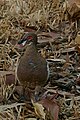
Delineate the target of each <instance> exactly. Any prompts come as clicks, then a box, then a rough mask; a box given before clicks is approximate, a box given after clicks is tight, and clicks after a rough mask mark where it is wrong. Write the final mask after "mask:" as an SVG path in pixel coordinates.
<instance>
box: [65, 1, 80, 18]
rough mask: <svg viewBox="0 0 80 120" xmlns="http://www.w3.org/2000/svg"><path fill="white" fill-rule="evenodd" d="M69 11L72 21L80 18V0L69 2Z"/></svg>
mask: <svg viewBox="0 0 80 120" xmlns="http://www.w3.org/2000/svg"><path fill="white" fill-rule="evenodd" d="M67 10H68V13H69V14H70V16H71V18H72V19H78V18H80V0H68V4H67Z"/></svg>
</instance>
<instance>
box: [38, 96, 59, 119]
mask: <svg viewBox="0 0 80 120" xmlns="http://www.w3.org/2000/svg"><path fill="white" fill-rule="evenodd" d="M39 103H41V104H42V105H43V106H44V107H45V108H46V110H47V111H48V112H49V113H50V116H51V119H54V120H58V114H59V106H58V104H57V102H56V99H55V96H50V97H48V98H44V99H42V100H41V101H39Z"/></svg>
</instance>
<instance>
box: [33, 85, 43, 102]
mask: <svg viewBox="0 0 80 120" xmlns="http://www.w3.org/2000/svg"><path fill="white" fill-rule="evenodd" d="M43 90H44V88H43V87H41V86H36V88H35V100H36V101H39V99H40V96H41V95H42V92H43Z"/></svg>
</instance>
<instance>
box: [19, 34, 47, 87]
mask: <svg viewBox="0 0 80 120" xmlns="http://www.w3.org/2000/svg"><path fill="white" fill-rule="evenodd" d="M18 45H20V46H22V48H25V49H26V50H25V52H24V54H23V56H21V58H20V60H19V64H18V67H17V77H18V79H19V80H20V82H21V83H22V84H23V86H24V87H25V86H27V87H28V88H31V89H33V88H35V87H36V86H44V85H45V83H46V81H47V79H48V69H47V62H46V60H45V59H44V58H43V57H42V56H41V55H40V54H39V53H38V50H37V35H36V34H34V33H26V34H25V35H24V36H23V37H22V39H21V40H20V41H19V42H18Z"/></svg>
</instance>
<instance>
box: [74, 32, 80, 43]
mask: <svg viewBox="0 0 80 120" xmlns="http://www.w3.org/2000/svg"><path fill="white" fill-rule="evenodd" d="M75 43H76V44H77V45H80V32H78V34H77V36H76V38H75Z"/></svg>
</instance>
